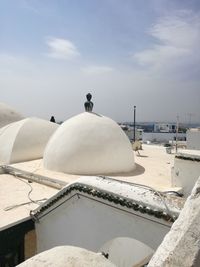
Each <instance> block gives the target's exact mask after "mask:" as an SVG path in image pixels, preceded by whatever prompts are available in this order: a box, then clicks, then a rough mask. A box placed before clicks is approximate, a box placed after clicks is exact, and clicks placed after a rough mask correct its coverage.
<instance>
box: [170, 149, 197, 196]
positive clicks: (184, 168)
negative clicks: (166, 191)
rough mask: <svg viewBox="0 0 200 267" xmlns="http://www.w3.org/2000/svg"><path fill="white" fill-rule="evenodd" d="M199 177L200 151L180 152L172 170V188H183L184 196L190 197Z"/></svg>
mask: <svg viewBox="0 0 200 267" xmlns="http://www.w3.org/2000/svg"><path fill="white" fill-rule="evenodd" d="M199 176H200V151H197V150H182V151H179V153H178V154H177V155H176V156H175V159H174V167H173V168H172V186H173V187H182V189H183V193H184V195H185V196H189V195H190V193H191V190H192V188H193V186H194V184H195V183H196V181H197V179H198V177H199Z"/></svg>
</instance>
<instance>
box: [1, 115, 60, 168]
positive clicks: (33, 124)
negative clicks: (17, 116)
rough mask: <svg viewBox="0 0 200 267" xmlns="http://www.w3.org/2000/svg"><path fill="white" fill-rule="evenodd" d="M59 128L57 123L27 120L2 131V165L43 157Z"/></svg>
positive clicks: (33, 119)
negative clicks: (46, 147)
mask: <svg viewBox="0 0 200 267" xmlns="http://www.w3.org/2000/svg"><path fill="white" fill-rule="evenodd" d="M57 128H58V125H57V124H56V123H52V122H49V121H46V120H42V119H38V118H27V119H24V120H20V121H17V122H13V123H10V124H8V125H6V126H4V127H3V128H1V129H0V163H1V164H10V163H16V162H22V161H28V160H33V159H38V158H42V157H43V152H44V149H45V146H46V144H47V142H48V140H49V138H50V136H51V135H52V134H53V133H54V131H55V130H56V129H57Z"/></svg>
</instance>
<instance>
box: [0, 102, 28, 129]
mask: <svg viewBox="0 0 200 267" xmlns="http://www.w3.org/2000/svg"><path fill="white" fill-rule="evenodd" d="M21 119H23V117H22V115H21V114H19V113H18V112H17V111H15V110H14V109H13V108H12V107H10V106H8V105H6V104H4V103H0V128H1V127H3V126H5V125H7V124H9V123H11V122H14V121H19V120H21Z"/></svg>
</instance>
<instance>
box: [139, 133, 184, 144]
mask: <svg viewBox="0 0 200 267" xmlns="http://www.w3.org/2000/svg"><path fill="white" fill-rule="evenodd" d="M174 137H176V134H175V133H154V132H152V133H148V132H143V133H142V141H143V142H147V141H150V142H169V141H170V140H174ZM184 137H186V134H185V133H179V134H178V140H179V138H184Z"/></svg>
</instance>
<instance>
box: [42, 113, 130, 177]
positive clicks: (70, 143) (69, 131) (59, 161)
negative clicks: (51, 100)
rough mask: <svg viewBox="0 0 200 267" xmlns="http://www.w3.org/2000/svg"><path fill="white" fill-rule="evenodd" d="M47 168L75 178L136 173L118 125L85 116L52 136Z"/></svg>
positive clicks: (107, 119)
mask: <svg viewBox="0 0 200 267" xmlns="http://www.w3.org/2000/svg"><path fill="white" fill-rule="evenodd" d="M44 166H45V167H46V168H47V169H50V170H54V171H60V172H65V173H72V174H88V175H92V174H103V173H104V174H108V173H118V172H129V171H131V170H133V169H134V153H133V150H132V147H131V144H130V142H129V140H128V138H127V136H126V135H125V133H124V132H123V130H122V129H121V127H120V126H119V125H118V124H117V123H116V122H114V121H113V120H111V119H110V118H107V117H104V116H102V115H98V114H95V113H90V112H84V113H82V114H79V115H77V116H75V117H73V118H71V119H69V120H67V121H66V122H65V123H63V124H62V125H61V126H60V128H59V129H58V130H57V131H56V132H55V134H54V135H53V136H52V138H51V139H50V141H49V143H48V145H47V147H46V149H45V153H44Z"/></svg>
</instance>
